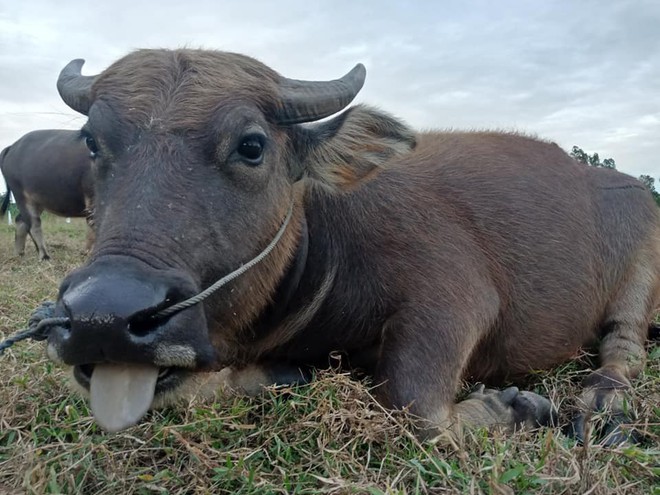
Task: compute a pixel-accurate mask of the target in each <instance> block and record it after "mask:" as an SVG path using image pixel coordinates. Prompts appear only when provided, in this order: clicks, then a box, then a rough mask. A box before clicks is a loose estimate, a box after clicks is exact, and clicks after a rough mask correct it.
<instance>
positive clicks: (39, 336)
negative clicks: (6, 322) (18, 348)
mask: <svg viewBox="0 0 660 495" xmlns="http://www.w3.org/2000/svg"><path fill="white" fill-rule="evenodd" d="M54 309H55V303H54V302H52V301H45V302H43V303H41V306H39V307H38V308H37V309H35V310H34V312H33V313H32V315H31V316H30V319H29V320H28V327H27V328H26V329H25V330H21V331H20V332H17V333H15V334H14V335H12V336H11V337H8V338H6V339H5V340H3V341H2V342H0V356H2V355H3V354H4V353H5V350H6V349H8V348H10V347H11V346H13V345H14V344H15V343H16V342H20V341H21V340H25V339H32V340H44V339H46V337H48V333H49V332H50V330H51V328H53V327H57V326H62V325H68V324H69V318H67V317H57V318H53V317H52V314H53V310H54Z"/></svg>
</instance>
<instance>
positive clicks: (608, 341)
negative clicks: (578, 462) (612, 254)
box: [572, 252, 660, 444]
mask: <svg viewBox="0 0 660 495" xmlns="http://www.w3.org/2000/svg"><path fill="white" fill-rule="evenodd" d="M659 265H660V255H658V254H657V253H653V252H649V253H644V254H643V255H641V256H640V257H639V258H638V261H637V262H636V263H635V264H634V265H633V267H632V269H631V270H630V273H629V274H628V277H627V279H626V280H627V282H626V283H625V284H624V285H623V286H622V287H621V289H620V290H619V291H618V293H617V294H616V297H615V298H614V299H613V300H612V301H611V302H610V305H609V307H608V309H607V315H606V318H605V320H604V322H605V323H604V329H605V331H604V335H603V337H602V340H601V343H600V349H599V358H600V367H599V368H598V369H597V370H595V371H594V372H592V373H591V374H590V375H588V376H587V377H586V378H585V380H584V382H583V386H584V391H583V393H582V395H581V398H580V407H581V408H582V412H581V413H580V414H579V415H578V416H577V418H576V419H575V420H574V422H573V425H572V429H573V431H572V433H573V434H574V435H575V436H576V437H577V438H578V439H579V440H581V441H584V440H585V439H586V438H585V437H586V436H587V429H586V428H587V427H586V425H587V424H588V423H589V419H590V417H591V416H592V415H593V413H594V412H602V413H605V424H604V425H603V428H602V431H601V435H602V436H603V437H604V443H606V444H616V443H622V442H625V441H628V440H634V434H633V436H632V437H631V436H630V435H629V434H626V433H625V432H624V431H622V429H621V428H620V424H621V423H624V422H626V421H627V420H628V414H627V412H626V403H627V401H626V396H627V392H628V391H629V389H630V387H631V383H630V381H631V380H632V379H634V378H635V377H636V376H637V375H638V374H639V373H640V372H641V371H642V370H643V369H644V364H645V362H646V350H645V348H644V342H645V340H646V338H647V336H648V325H649V321H650V320H651V318H652V314H653V310H654V308H655V307H656V304H657V302H658V297H659V296H660V280H659V275H658V266H659Z"/></svg>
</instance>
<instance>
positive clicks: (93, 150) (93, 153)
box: [85, 136, 99, 158]
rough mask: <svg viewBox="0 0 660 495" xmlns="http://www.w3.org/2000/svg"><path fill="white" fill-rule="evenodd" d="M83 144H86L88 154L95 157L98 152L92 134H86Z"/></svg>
mask: <svg viewBox="0 0 660 495" xmlns="http://www.w3.org/2000/svg"><path fill="white" fill-rule="evenodd" d="M85 145H86V146H87V149H88V150H89V156H91V157H92V158H96V155H97V154H98V152H99V147H98V145H97V144H96V141H95V140H94V138H93V137H92V136H86V137H85Z"/></svg>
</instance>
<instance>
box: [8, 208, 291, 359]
mask: <svg viewBox="0 0 660 495" xmlns="http://www.w3.org/2000/svg"><path fill="white" fill-rule="evenodd" d="M292 215H293V198H291V203H290V204H289V210H288V211H287V214H286V217H284V220H283V221H282V225H281V226H280V229H279V230H278V231H277V233H276V234H275V237H273V239H272V240H271V241H270V243H269V244H268V246H266V247H265V249H264V250H263V251H261V252H260V253H259V254H258V255H257V256H255V257H254V258H252V259H251V260H250V261H248V262H247V263H245V264H244V265H241V266H240V267H239V268H237V269H236V270H234V271H233V272H231V273H229V274H228V275H225V276H224V277H222V278H221V279H220V280H218V281H217V282H215V283H214V284H213V285H211V286H210V287H208V288H206V289H204V290H203V291H202V292H200V293H199V294H197V295H195V296H193V297H191V298H189V299H186V300H185V301H181V302H178V303H176V304H173V305H172V306H169V307H167V308H165V309H162V310H160V311H159V312H158V313H156V314H154V315H153V316H152V318H154V319H157V318H164V317H167V316H171V315H173V314H174V313H178V312H179V311H182V310H184V309H186V308H189V307H190V306H194V305H195V304H198V303H200V302H202V301H203V300H204V299H206V298H207V297H209V296H210V295H211V294H213V293H214V292H216V291H217V290H218V289H220V288H221V287H222V286H224V285H226V284H228V283H229V282H231V281H232V280H234V279H235V278H237V277H240V276H241V275H243V274H244V273H245V272H247V271H248V270H249V269H250V268H252V267H253V266H255V265H256V264H258V263H259V262H261V261H262V260H263V259H264V258H265V257H266V256H268V255H269V254H270V253H271V251H272V250H273V249H274V248H275V246H277V243H278V242H279V241H280V239H281V238H282V236H283V235H284V231H285V230H286V228H287V226H288V225H289V221H290V220H291V217H292ZM54 309H55V303H54V302H52V301H45V302H43V303H42V304H41V306H39V307H38V308H37V309H36V310H35V311H34V312H33V313H32V316H31V317H30V320H29V321H28V328H26V329H25V330H21V331H19V332H17V333H15V334H14V335H12V336H11V337H8V338H7V339H5V340H3V341H2V342H0V356H2V355H3V354H4V352H5V349H8V348H9V347H11V346H12V345H14V344H15V343H16V342H19V341H21V340H25V339H29V338H31V339H33V340H45V339H46V338H47V337H48V334H49V333H50V331H51V329H53V328H55V327H58V326H67V325H69V324H70V323H71V321H70V319H69V318H67V317H66V316H63V317H53V316H52V315H53V311H54Z"/></svg>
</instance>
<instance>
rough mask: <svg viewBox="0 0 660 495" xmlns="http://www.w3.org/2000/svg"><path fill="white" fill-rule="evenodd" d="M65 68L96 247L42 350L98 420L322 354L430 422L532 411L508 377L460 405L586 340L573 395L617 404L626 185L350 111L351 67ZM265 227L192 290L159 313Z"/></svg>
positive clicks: (627, 239)
mask: <svg viewBox="0 0 660 495" xmlns="http://www.w3.org/2000/svg"><path fill="white" fill-rule="evenodd" d="M82 65H83V61H82V60H74V61H72V62H70V63H69V64H68V65H67V66H66V67H65V68H64V69H63V70H62V72H61V74H60V78H59V80H58V88H59V91H60V94H61V96H62V97H63V99H64V101H65V102H66V103H67V104H68V105H69V106H71V107H72V108H73V109H75V110H77V111H78V112H81V113H83V114H85V115H87V116H88V121H87V123H86V124H85V125H84V127H83V128H82V133H83V135H85V136H86V142H87V145H88V147H89V149H90V151H91V153H92V154H93V156H94V165H93V168H94V174H95V180H96V193H97V197H96V205H95V207H96V211H95V215H96V218H95V220H96V222H97V242H96V244H95V247H94V249H93V251H92V253H91V256H90V258H89V260H88V261H87V262H86V264H85V265H84V266H83V267H81V268H79V269H78V270H76V271H74V272H73V273H71V274H70V275H68V276H67V277H66V278H65V280H64V281H63V283H62V285H61V288H60V293H59V297H58V302H57V305H56V308H57V309H56V313H55V314H56V315H57V316H65V317H68V318H69V321H70V324H69V325H65V326H61V327H56V328H54V329H53V331H52V332H51V333H50V335H49V339H48V347H47V349H48V354H49V356H50V357H51V359H53V360H55V361H57V362H61V363H66V364H67V365H71V366H73V374H74V377H75V381H76V382H77V383H78V384H79V385H80V386H81V388H82V389H85V390H90V391H91V392H90V396H91V406H92V410H93V412H94V414H95V415H96V418H97V420H98V421H99V423H101V424H102V426H104V427H105V428H106V429H108V430H111V431H115V430H120V429H122V428H126V427H128V426H130V425H132V424H134V423H136V422H138V421H139V420H140V418H141V417H142V416H143V414H144V413H145V412H146V410H147V409H148V408H149V407H152V406H154V407H155V406H156V405H158V404H161V403H163V402H166V401H167V400H170V399H171V398H172V397H176V396H180V395H181V394H183V393H184V391H186V390H194V389H195V387H199V389H200V390H206V389H208V388H213V387H216V386H217V387H228V388H230V389H238V390H242V391H244V392H247V393H254V392H258V391H259V389H260V388H261V387H262V386H263V385H269V384H273V383H286V382H292V381H304V380H305V379H307V377H308V376H309V370H310V369H313V368H314V367H320V366H321V367H326V366H328V362H329V357H328V356H329V354H330V353H333V352H335V351H336V352H339V353H340V355H341V356H342V362H343V363H344V365H345V366H347V367H350V368H351V369H353V368H355V369H360V370H363V371H365V372H367V373H369V374H371V375H372V376H373V381H374V384H377V387H376V388H375V393H376V395H377V398H378V399H379V400H380V401H381V402H382V403H383V404H384V405H386V406H389V407H393V408H401V407H409V408H410V411H411V412H412V413H414V414H416V415H418V416H420V417H422V418H425V419H426V420H429V421H430V424H432V425H434V426H433V427H432V428H429V429H428V430H427V429H425V428H422V427H420V428H421V429H423V430H424V431H425V432H428V431H453V429H455V428H459V427H460V425H461V424H464V423H467V424H473V425H493V424H498V425H504V426H507V427H511V428H513V427H515V426H516V425H521V424H530V425H531V424H537V423H544V422H547V421H548V419H549V416H550V410H551V407H550V403H549V401H547V400H546V399H544V398H542V397H541V396H539V395H536V394H533V393H529V392H522V391H519V390H518V389H517V388H513V387H510V388H507V389H505V390H503V391H496V390H492V389H484V388H479V389H477V391H475V392H474V393H472V394H471V395H470V396H469V397H468V398H467V399H465V400H462V401H459V402H457V403H456V401H455V400H456V399H455V397H456V394H457V391H458V390H459V389H460V386H461V382H462V380H464V379H469V380H478V381H481V382H483V383H486V384H505V383H508V382H510V381H513V380H517V379H519V378H521V377H523V376H525V375H526V374H527V373H529V372H530V371H532V370H540V369H547V368H550V367H553V366H556V365H557V364H559V363H562V362H565V361H567V360H569V359H571V358H573V357H574V356H576V354H577V353H578V351H579V350H580V349H581V348H582V347H583V346H587V345H591V344H593V343H594V342H595V341H596V340H598V339H600V351H599V353H600V367H599V368H598V369H596V370H595V371H594V372H593V373H592V374H591V375H589V376H588V378H587V379H586V386H585V390H584V395H583V397H582V399H583V400H584V401H585V403H586V406H588V407H594V408H597V407H601V406H602V405H603V404H606V403H609V404H610V405H611V406H612V407H613V408H617V407H621V402H622V399H621V394H622V392H623V390H624V389H625V388H626V387H629V386H630V380H631V379H632V378H633V377H635V375H637V374H638V373H639V372H640V370H641V369H642V367H643V365H644V362H645V349H644V342H645V339H646V335H647V325H648V323H649V321H650V318H651V316H652V311H653V309H654V308H656V307H657V303H658V302H660V218H659V215H658V211H659V210H658V208H657V207H656V206H655V204H654V202H653V200H652V199H651V196H650V195H649V193H648V191H647V190H645V188H644V186H643V185H642V184H641V183H639V182H638V181H637V180H636V179H634V178H632V177H629V176H626V175H624V174H621V173H618V172H616V171H612V170H600V169H593V168H589V167H586V166H582V165H580V164H578V163H577V162H575V161H574V160H572V159H571V158H570V157H569V156H567V155H566V153H564V152H563V151H562V150H561V149H560V148H559V147H558V146H556V145H555V144H552V143H548V142H543V141H540V140H536V139H531V138H529V137H526V136H523V135H518V134H515V133H495V132H425V133H417V132H415V131H413V130H411V129H410V128H408V127H407V126H406V125H405V124H403V123H402V122H400V121H399V120H397V119H395V118H394V117H392V116H389V115H387V114H385V113H383V112H381V111H379V110H375V109H373V108H369V107H367V106H353V107H352V108H348V109H346V107H347V106H348V105H349V103H350V102H351V101H352V99H353V98H354V97H355V95H356V94H357V92H358V91H359V90H360V89H361V87H362V84H363V82H364V78H365V69H364V67H363V66H361V65H358V66H356V67H355V68H354V69H353V70H352V71H350V72H349V73H348V74H347V75H346V76H344V77H342V78H340V79H337V80H333V81H329V82H320V81H300V80H292V79H287V78H285V77H283V76H281V75H279V74H278V73H277V72H275V71H273V70H272V69H270V68H268V67H267V66H265V65H263V64H261V63H259V62H258V61H256V60H254V59H252V58H249V57H246V56H242V55H238V54H233V53H224V52H215V51H203V50H189V49H183V50H174V51H168V50H139V51H136V52H133V53H131V54H129V55H127V56H125V57H124V58H122V59H120V60H119V61H117V62H115V63H114V64H113V65H111V66H110V67H109V68H108V69H106V70H105V71H104V72H102V73H101V74H99V75H97V76H83V75H81V68H82ZM342 110H344V111H343V112H342V113H339V114H338V115H336V116H334V117H332V118H327V117H330V116H332V115H334V114H336V113H337V112H340V111H342ZM321 119H325V120H322V121H320V120H321ZM126 205H130V206H131V207H130V208H126ZM288 218H290V220H289V221H288V222H287V219H288ZM282 232H283V234H282ZM279 234H282V236H281V238H280V239H279V242H277V243H276V244H275V247H274V248H273V249H272V251H271V252H270V254H268V255H267V256H266V257H265V259H264V260H263V261H262V262H261V263H260V264H258V265H256V266H255V267H253V268H251V269H250V270H247V271H245V273H243V274H242V275H241V276H239V277H237V278H234V279H233V280H232V281H231V282H229V283H226V285H224V286H223V287H222V288H221V289H219V290H218V291H217V292H215V293H214V294H213V295H211V296H210V297H208V298H207V299H206V300H204V302H203V303H200V304H197V305H194V306H192V307H188V308H187V309H184V310H181V311H178V312H174V314H166V313H163V312H162V310H163V309H164V308H168V307H170V306H171V305H172V304H175V303H178V302H180V301H182V300H186V299H188V298H189V297H191V296H193V295H195V294H197V293H199V292H200V291H201V290H202V289H205V288H207V287H209V286H211V284H214V282H215V281H216V280H218V279H219V278H221V277H223V276H225V275H227V274H228V273H230V272H232V270H235V269H236V268H238V267H240V266H241V265H242V264H243V263H246V262H247V261H248V260H250V259H252V258H253V257H254V256H255V255H257V253H260V252H261V251H262V250H263V249H264V247H265V246H267V245H269V249H270V247H272V246H273V241H272V240H273V239H274V238H275V239H277V237H276V235H279ZM269 243H271V244H269ZM188 387H190V388H188ZM422 423H425V422H424V421H422V422H421V423H420V425H421V424H422ZM426 424H428V423H426ZM447 429H448V430H447Z"/></svg>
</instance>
